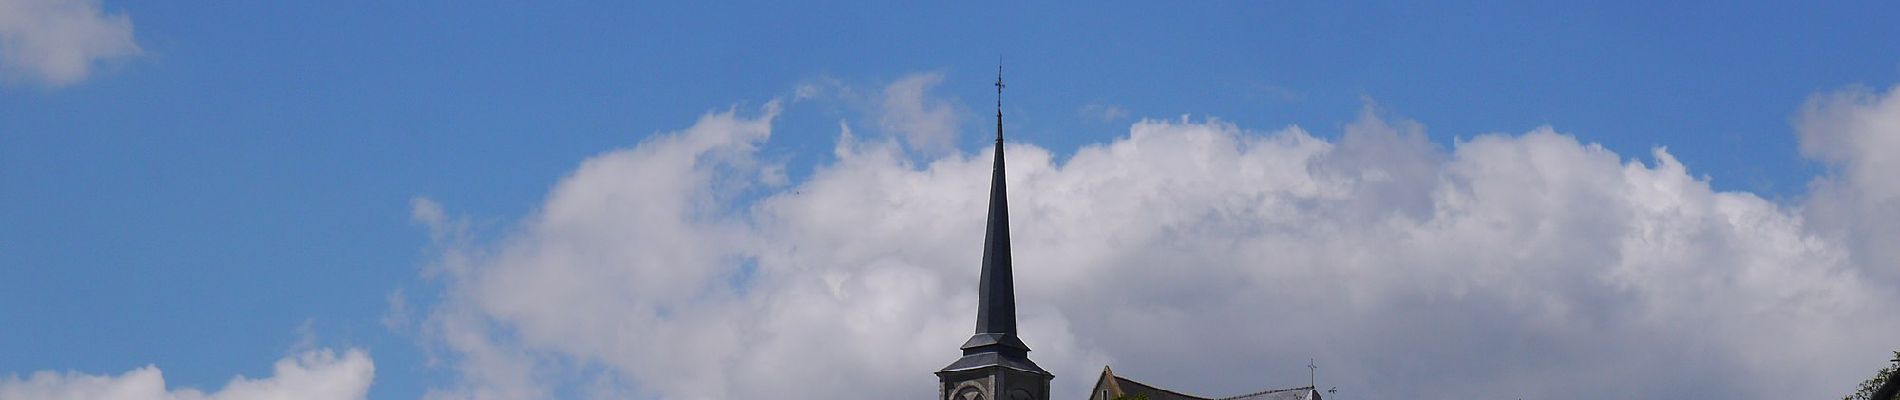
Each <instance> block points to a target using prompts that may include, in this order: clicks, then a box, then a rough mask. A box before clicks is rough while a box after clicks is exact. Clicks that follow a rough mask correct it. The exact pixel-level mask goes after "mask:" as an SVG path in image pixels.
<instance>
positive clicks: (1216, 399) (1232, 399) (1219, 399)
mask: <svg viewBox="0 0 1900 400" xmlns="http://www.w3.org/2000/svg"><path fill="white" fill-rule="evenodd" d="M1109 376H1113V377H1115V379H1116V380H1120V381H1123V382H1127V383H1133V384H1135V385H1139V386H1141V387H1143V388H1147V389H1151V390H1155V391H1160V392H1167V393H1169V394H1173V395H1176V396H1181V397H1186V398H1190V399H1196V400H1241V399H1246V398H1248V397H1254V396H1259V395H1263V394H1270V393H1280V392H1291V391H1296V390H1315V389H1314V387H1313V386H1300V387H1292V388H1284V389H1267V390H1262V391H1258V392H1253V393H1248V394H1243V395H1238V396H1228V397H1202V396H1195V395H1191V394H1187V393H1181V392H1177V391H1174V390H1170V389H1162V388H1160V387H1156V386H1155V385H1150V384H1146V383H1142V382H1141V381H1137V380H1134V379H1128V377H1125V376H1121V375H1109Z"/></svg>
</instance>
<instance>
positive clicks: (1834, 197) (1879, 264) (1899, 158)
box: [1795, 88, 1900, 284]
mask: <svg viewBox="0 0 1900 400" xmlns="http://www.w3.org/2000/svg"><path fill="white" fill-rule="evenodd" d="M1795 128H1796V131H1797V132H1799V133H1800V135H1801V152H1802V154H1804V155H1807V156H1809V157H1813V158H1815V159H1818V160H1821V161H1822V162H1824V163H1827V165H1828V166H1829V167H1830V168H1831V171H1830V173H1829V175H1828V176H1826V177H1824V178H1822V179H1820V180H1817V181H1815V182H1814V183H1813V184H1812V185H1810V186H1811V189H1812V193H1810V195H1811V198H1810V199H1809V207H1808V209H1807V211H1808V216H1809V217H1810V218H1811V219H1812V220H1813V221H1815V223H1816V224H1817V225H1819V226H1820V227H1822V228H1825V229H1827V230H1828V232H1829V233H1830V234H1832V235H1834V237H1835V238H1836V239H1838V240H1841V241H1844V242H1846V243H1847V244H1848V245H1849V246H1850V248H1851V249H1853V252H1852V254H1853V257H1854V258H1855V259H1856V264H1857V265H1861V266H1864V267H1866V268H1868V269H1869V270H1868V272H1869V273H1872V274H1875V275H1877V276H1879V277H1881V278H1883V279H1884V280H1886V283H1888V284H1900V246H1894V243H1900V179H1896V178H1895V175H1894V172H1895V171H1900V88H1895V89H1889V90H1888V91H1887V92H1886V93H1885V94H1884V95H1883V94H1879V93H1875V92H1874V91H1872V90H1869V89H1867V88H1851V89H1847V90H1842V91H1839V92H1835V93H1830V94H1824V95H1817V96H1814V98H1812V99H1809V100H1808V104H1807V105H1806V106H1805V107H1803V108H1802V111H1801V114H1800V115H1799V116H1798V117H1797V118H1796V122H1795Z"/></svg>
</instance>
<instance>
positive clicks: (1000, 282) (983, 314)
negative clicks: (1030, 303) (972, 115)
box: [976, 65, 1029, 351]
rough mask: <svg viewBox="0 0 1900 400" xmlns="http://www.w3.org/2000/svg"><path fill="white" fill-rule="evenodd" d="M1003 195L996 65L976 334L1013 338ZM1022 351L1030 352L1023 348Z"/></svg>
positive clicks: (999, 72)
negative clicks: (992, 150)
mask: <svg viewBox="0 0 1900 400" xmlns="http://www.w3.org/2000/svg"><path fill="white" fill-rule="evenodd" d="M1006 192H1007V191H1006V190H1004V189H1003V67H1002V66H1001V65H998V66H997V67H996V161H994V165H993V166H992V167H991V171H990V216H989V224H988V225H987V226H985V227H984V230H983V275H982V281H981V283H980V284H979V286H978V287H977V308H976V333H978V334H984V333H993V334H1003V335H1009V336H1015V335H1016V284H1015V279H1014V277H1013V276H1012V274H1011V273H1010V272H1011V271H1010V264H1009V196H1007V195H1006ZM1018 344H1020V342H1019V343H1018ZM1022 350H1023V351H1028V350H1029V349H1028V347H1027V346H1023V349H1022Z"/></svg>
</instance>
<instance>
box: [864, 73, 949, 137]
mask: <svg viewBox="0 0 1900 400" xmlns="http://www.w3.org/2000/svg"><path fill="white" fill-rule="evenodd" d="M941 82H943V74H942V73H921V74H912V75H909V76H905V77H904V78H903V79H898V80H897V82H893V83H891V84H890V85H889V86H885V87H884V95H883V97H882V98H881V99H880V100H881V102H880V103H879V109H878V113H879V115H878V125H879V126H880V127H882V128H884V129H885V130H888V131H891V132H895V133H897V134H898V135H899V136H901V137H903V138H904V143H905V144H907V145H909V146H910V147H911V148H912V149H915V150H920V151H924V152H927V153H933V154H934V153H941V152H945V151H948V150H950V147H951V145H952V144H954V143H955V141H956V138H957V109H956V107H955V106H953V105H952V104H951V103H950V102H948V101H945V100H943V99H939V98H935V97H931V96H930V95H929V94H930V89H931V88H934V87H936V86H937V84H938V83H941Z"/></svg>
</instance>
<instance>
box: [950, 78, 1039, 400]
mask: <svg viewBox="0 0 1900 400" xmlns="http://www.w3.org/2000/svg"><path fill="white" fill-rule="evenodd" d="M993 168H994V169H993V170H992V171H991V172H990V214H989V224H988V226H986V227H985V229H984V232H983V274H982V277H981V278H980V279H981V282H979V283H978V285H977V308H976V334H975V335H971V336H970V340H969V341H965V342H964V343H963V347H962V348H963V358H962V359H959V360H957V362H955V363H952V364H950V366H948V367H944V371H953V370H963V369H970V368H978V367H987V366H992V365H1001V366H1006V367H1010V368H1014V369H1018V370H1023V371H1029V372H1036V373H1042V374H1047V373H1048V372H1046V371H1043V370H1042V367H1038V366H1036V363H1034V362H1031V361H1029V346H1028V345H1025V344H1023V341H1022V339H1019V338H1017V337H1016V283H1015V279H1014V277H1013V276H1012V274H1011V271H1010V262H1009V199H1008V196H1006V193H1007V192H1006V191H1005V190H1004V189H1003V67H1002V66H1000V65H999V66H997V67H996V161H995V166H994V167H993Z"/></svg>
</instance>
